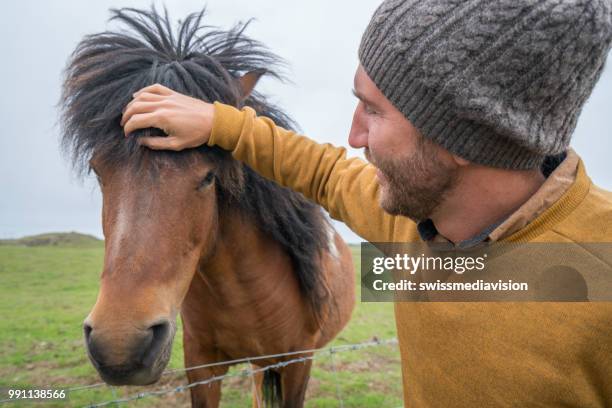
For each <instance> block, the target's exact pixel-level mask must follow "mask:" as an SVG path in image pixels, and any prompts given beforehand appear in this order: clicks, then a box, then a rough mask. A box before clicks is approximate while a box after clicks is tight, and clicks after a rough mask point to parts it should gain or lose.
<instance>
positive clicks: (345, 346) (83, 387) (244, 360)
mask: <svg viewBox="0 0 612 408" xmlns="http://www.w3.org/2000/svg"><path fill="white" fill-rule="evenodd" d="M396 343H397V339H396V338H392V339H388V340H378V339H374V340H371V341H368V342H362V343H356V344H343V345H339V346H333V347H327V348H326V347H320V348H313V349H306V350H298V351H290V352H286V353H276V354H266V355H261V356H252V357H244V358H236V359H233V360H225V361H218V362H214V363H206V364H200V365H196V366H191V367H183V368H173V369H169V370H166V371H164V372H163V373H162V375H168V374H174V373H179V372H187V371H192V370H198V369H201V368H210V367H218V366H223V365H233V364H240V363H249V362H253V361H258V360H265V359H269V358H279V357H289V356H295V355H299V354H307V353H318V352H322V351H330V350H338V351H344V350H345V349H350V348H351V347H353V346H355V345H363V344H367V345H370V346H372V345H384V344H396ZM106 385H108V384H106V383H105V382H98V383H95V384H89V385H78V386H74V387H71V388H67V389H66V392H68V393H70V392H74V391H81V390H88V389H92V388H98V387H103V386H106ZM0 402H1V401H0Z"/></svg>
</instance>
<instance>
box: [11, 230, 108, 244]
mask: <svg viewBox="0 0 612 408" xmlns="http://www.w3.org/2000/svg"><path fill="white" fill-rule="evenodd" d="M0 245H19V246H56V247H78V248H90V247H98V246H102V245H104V241H102V240H100V239H98V238H96V237H94V236H93V235H87V234H80V233H78V232H49V233H46V234H38V235H32V236H27V237H23V238H18V239H0Z"/></svg>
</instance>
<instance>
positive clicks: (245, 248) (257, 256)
mask: <svg viewBox="0 0 612 408" xmlns="http://www.w3.org/2000/svg"><path fill="white" fill-rule="evenodd" d="M199 269H200V270H199V277H200V279H201V280H202V283H203V284H204V285H205V286H206V287H207V288H208V290H210V291H212V292H214V296H216V297H218V298H219V300H223V301H232V300H234V301H235V300H236V299H239V298H242V299H245V298H266V297H270V296H274V295H275V294H278V296H287V294H288V293H290V292H294V291H297V292H298V293H296V295H297V297H298V298H299V297H300V294H299V289H298V285H297V280H296V279H295V275H294V274H293V270H292V264H291V260H290V258H289V257H288V256H287V254H286V253H285V251H284V250H283V248H282V247H281V246H280V245H279V244H278V243H277V242H276V241H274V240H273V239H272V238H271V237H269V236H268V235H267V234H265V233H263V232H262V231H261V230H260V229H259V228H257V226H256V225H254V224H253V223H252V222H251V221H250V220H248V219H247V217H243V216H240V215H238V214H231V213H225V214H220V217H219V233H218V236H217V238H216V244H215V245H214V249H213V253H212V254H210V255H209V256H207V257H205V260H204V261H203V262H202V263H201V264H200V268H199Z"/></svg>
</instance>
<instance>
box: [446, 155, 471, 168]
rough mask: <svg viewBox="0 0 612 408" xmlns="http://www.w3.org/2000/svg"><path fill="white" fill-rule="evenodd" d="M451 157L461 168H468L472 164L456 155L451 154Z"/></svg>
mask: <svg viewBox="0 0 612 408" xmlns="http://www.w3.org/2000/svg"><path fill="white" fill-rule="evenodd" d="M451 155H452V156H453V161H454V162H455V163H456V164H457V166H459V167H463V166H467V165H468V164H470V163H471V162H470V161H469V160H466V159H464V158H463V157H460V156H457V155H456V154H455V153H451Z"/></svg>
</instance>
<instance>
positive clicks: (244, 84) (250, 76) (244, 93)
mask: <svg viewBox="0 0 612 408" xmlns="http://www.w3.org/2000/svg"><path fill="white" fill-rule="evenodd" d="M265 73H266V71H265V70H263V69H258V70H256V71H249V72H247V73H246V74H244V75H243V76H241V77H240V79H238V83H239V85H240V92H241V95H240V96H241V98H242V100H245V99H246V98H248V97H249V96H250V95H251V92H253V89H254V88H255V85H257V81H259V78H261V77H262V76H263V75H264V74H265Z"/></svg>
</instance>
